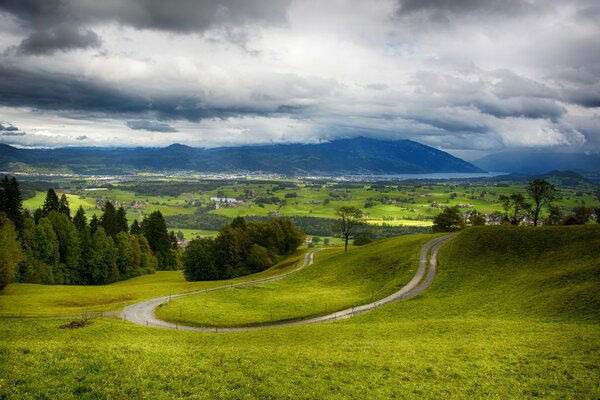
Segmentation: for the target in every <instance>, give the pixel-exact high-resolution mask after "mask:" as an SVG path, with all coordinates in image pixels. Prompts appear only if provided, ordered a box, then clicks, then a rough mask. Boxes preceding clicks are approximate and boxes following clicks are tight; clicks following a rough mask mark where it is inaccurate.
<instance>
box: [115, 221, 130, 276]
mask: <svg viewBox="0 0 600 400" xmlns="http://www.w3.org/2000/svg"><path fill="white" fill-rule="evenodd" d="M115 248H116V251H117V268H118V269H119V276H120V278H121V279H128V278H132V277H133V276H134V274H133V267H134V265H133V261H134V260H133V248H132V246H131V241H130V240H129V235H128V234H127V233H125V232H119V233H117V235H116V236H115Z"/></svg>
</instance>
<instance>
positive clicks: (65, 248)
mask: <svg viewBox="0 0 600 400" xmlns="http://www.w3.org/2000/svg"><path fill="white" fill-rule="evenodd" d="M22 202H23V200H22V196H21V191H20V189H19V183H18V182H17V180H16V179H15V178H14V177H13V178H8V177H7V176H5V177H4V178H2V179H1V180H0V243H1V244H2V246H0V289H2V288H3V287H4V286H6V285H7V284H8V283H10V282H12V281H17V282H28V283H43V284H68V285H75V284H77V285H97V284H106V283H111V282H116V281H119V280H123V279H129V278H132V277H134V276H138V275H142V274H147V273H153V272H154V271H155V270H156V269H176V268H177V267H178V265H179V260H178V250H177V241H176V239H175V235H174V234H173V232H171V233H168V232H167V227H166V224H165V221H164V218H163V216H162V214H161V213H160V212H158V211H156V212H153V213H152V214H150V215H148V216H147V217H146V218H144V219H143V221H142V222H141V223H138V221H137V220H135V221H134V222H133V224H132V225H131V227H129V225H128V222H127V216H126V212H125V210H124V209H123V207H120V208H119V209H115V207H114V205H113V204H112V203H111V202H109V201H107V202H106V204H105V205H104V207H103V209H102V214H101V216H100V217H97V216H96V214H94V215H93V216H92V217H91V219H90V220H89V222H88V218H87V216H86V214H85V211H84V209H83V207H81V206H80V207H79V209H78V210H77V212H76V213H75V215H74V216H73V217H72V216H71V210H70V207H69V202H68V199H67V197H66V196H65V195H64V194H63V195H62V196H61V197H60V198H59V197H58V196H57V194H56V192H55V191H54V190H53V189H49V190H48V192H47V194H46V198H45V200H44V203H43V205H42V207H40V208H38V209H37V210H35V212H34V213H33V215H30V214H29V213H28V212H27V211H25V210H23V207H22Z"/></svg>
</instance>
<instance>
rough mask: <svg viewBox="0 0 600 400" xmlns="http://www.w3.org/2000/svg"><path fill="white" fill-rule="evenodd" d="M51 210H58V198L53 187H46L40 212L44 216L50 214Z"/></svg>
mask: <svg viewBox="0 0 600 400" xmlns="http://www.w3.org/2000/svg"><path fill="white" fill-rule="evenodd" d="M51 211H59V200H58V196H57V195H56V192H55V191H54V189H48V192H47V193H46V199H45V200H44V204H43V205H42V213H43V215H44V216H47V215H48V214H50V212H51Z"/></svg>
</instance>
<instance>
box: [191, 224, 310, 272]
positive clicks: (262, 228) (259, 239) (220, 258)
mask: <svg viewBox="0 0 600 400" xmlns="http://www.w3.org/2000/svg"><path fill="white" fill-rule="evenodd" d="M303 240H304V234H303V233H302V231H300V230H299V229H298V228H296V226H294V224H293V223H292V222H291V221H290V220H288V219H283V218H276V219H273V220H271V221H265V222H246V220H245V219H244V218H243V217H237V218H235V219H234V220H233V221H232V222H231V224H227V225H225V226H224V227H223V228H222V229H221V230H220V231H219V234H218V235H217V237H216V238H215V239H211V238H199V239H194V240H192V241H191V242H190V243H189V244H188V246H187V247H186V249H185V251H184V253H183V256H182V261H183V268H184V275H185V278H186V279H187V280H188V281H198V280H216V279H229V278H233V277H236V276H242V275H247V274H251V273H254V272H259V271H262V270H264V269H266V268H268V267H270V266H272V265H273V264H274V263H275V262H277V261H278V260H279V259H280V258H281V257H282V256H285V255H289V254H291V253H293V252H294V251H295V250H296V248H297V247H298V246H299V245H300V244H302V242H303Z"/></svg>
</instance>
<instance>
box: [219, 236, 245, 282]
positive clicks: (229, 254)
mask: <svg viewBox="0 0 600 400" xmlns="http://www.w3.org/2000/svg"><path fill="white" fill-rule="evenodd" d="M214 251H215V260H216V265H217V268H219V276H220V277H221V278H224V279H228V278H231V277H233V276H235V271H236V269H238V267H239V266H240V265H241V263H242V255H241V252H242V251H241V246H240V243H239V241H238V238H237V235H236V232H235V230H234V229H233V228H232V227H231V226H229V225H225V226H224V227H223V229H221V231H220V232H219V234H218V235H217V238H216V239H215V241H214Z"/></svg>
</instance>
